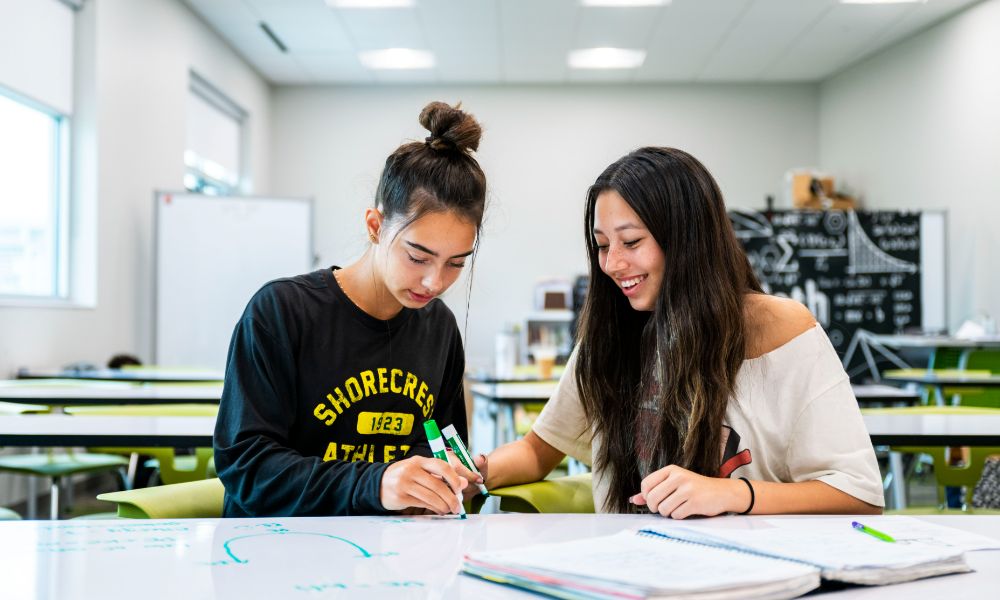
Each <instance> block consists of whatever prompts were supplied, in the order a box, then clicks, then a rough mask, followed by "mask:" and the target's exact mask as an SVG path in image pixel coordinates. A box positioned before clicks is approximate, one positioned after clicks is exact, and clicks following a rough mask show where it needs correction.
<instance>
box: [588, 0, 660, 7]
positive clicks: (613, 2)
mask: <svg viewBox="0 0 1000 600" xmlns="http://www.w3.org/2000/svg"><path fill="white" fill-rule="evenodd" d="M580 4H581V5H582V6H608V7H612V8H631V7H635V6H665V5H667V4H670V0H580Z"/></svg>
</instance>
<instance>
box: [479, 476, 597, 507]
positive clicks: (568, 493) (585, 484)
mask: <svg viewBox="0 0 1000 600" xmlns="http://www.w3.org/2000/svg"><path fill="white" fill-rule="evenodd" d="M490 495H491V496H497V497H498V498H500V510H503V511H507V512H520V513H592V512H594V495H593V491H592V489H591V474H590V473H584V474H582V475H570V476H567V477H555V478H553V479H544V480H542V481H537V482H535V483H524V484H521V485H512V486H509V487H503V488H496V489H492V490H490Z"/></svg>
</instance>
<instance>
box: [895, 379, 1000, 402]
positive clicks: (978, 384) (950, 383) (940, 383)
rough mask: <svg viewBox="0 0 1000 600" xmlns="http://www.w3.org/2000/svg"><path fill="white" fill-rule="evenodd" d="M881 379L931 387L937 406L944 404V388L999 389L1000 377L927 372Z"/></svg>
mask: <svg viewBox="0 0 1000 600" xmlns="http://www.w3.org/2000/svg"><path fill="white" fill-rule="evenodd" d="M882 379H883V380H884V381H888V382H891V383H903V384H909V385H925V386H931V387H933V388H934V397H935V398H936V399H937V403H938V404H939V405H942V404H944V398H945V395H944V388H946V387H947V388H955V389H963V388H964V389H983V388H989V389H997V388H1000V375H963V376H959V375H939V374H935V373H934V372H933V371H930V370H928V371H916V372H903V373H899V374H886V375H883V377H882Z"/></svg>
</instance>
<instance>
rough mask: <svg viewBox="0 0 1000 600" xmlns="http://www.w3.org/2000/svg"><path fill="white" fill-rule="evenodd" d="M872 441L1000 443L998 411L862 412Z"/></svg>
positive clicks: (982, 444) (985, 444)
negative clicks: (964, 412)
mask: <svg viewBox="0 0 1000 600" xmlns="http://www.w3.org/2000/svg"><path fill="white" fill-rule="evenodd" d="M863 418H864V420H865V427H866V428H867V429H868V435H870V436H871V439H872V443H873V444H875V445H876V446H883V445H885V446H888V445H895V446H900V445H924V446H926V445H934V446H938V445H941V446H1000V410H998V411H997V414H995V415H992V414H976V413H975V412H972V413H970V414H941V415H933V414H885V413H878V412H875V413H865V414H863Z"/></svg>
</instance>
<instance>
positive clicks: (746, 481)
mask: <svg viewBox="0 0 1000 600" xmlns="http://www.w3.org/2000/svg"><path fill="white" fill-rule="evenodd" d="M740 479H742V480H743V483H745V484H747V487H748V488H750V506H749V507H747V509H746V510H745V511H743V512H741V513H740V514H741V515H748V514H750V511H751V510H753V503H754V502H755V501H756V500H757V498H756V496H755V495H754V493H753V486H752V485H750V480H749V479H747V478H746V477H740Z"/></svg>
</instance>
